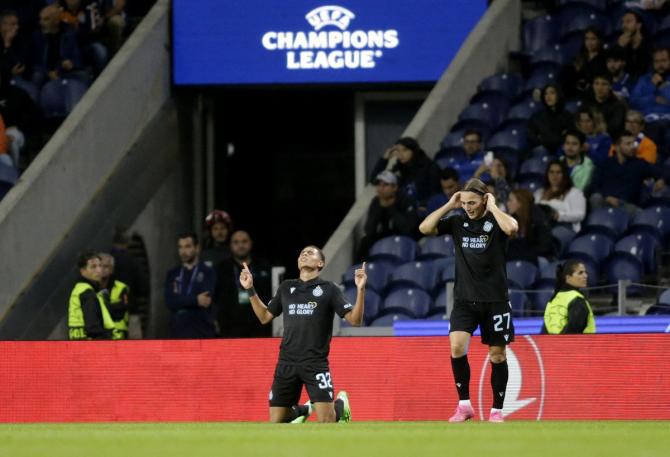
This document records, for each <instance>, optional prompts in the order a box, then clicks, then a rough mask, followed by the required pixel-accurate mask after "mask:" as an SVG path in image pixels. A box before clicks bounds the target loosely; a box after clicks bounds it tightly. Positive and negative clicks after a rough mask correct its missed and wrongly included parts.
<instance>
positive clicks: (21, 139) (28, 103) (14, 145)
mask: <svg viewBox="0 0 670 457" xmlns="http://www.w3.org/2000/svg"><path fill="white" fill-rule="evenodd" d="M0 116H2V119H3V120H4V123H5V125H6V130H5V133H6V135H7V140H8V143H7V152H8V153H9V154H10V155H11V157H12V161H13V163H14V166H15V167H16V168H17V169H18V168H20V163H19V162H20V156H21V151H22V150H23V147H24V146H25V143H26V139H25V135H24V132H26V133H32V132H35V131H36V125H37V124H38V123H39V119H40V112H39V108H38V107H37V105H36V104H35V102H33V99H32V98H30V96H29V95H28V94H27V93H26V92H25V91H23V90H21V89H18V88H17V87H15V86H13V85H12V84H10V83H9V80H8V78H7V77H6V76H5V75H3V74H2V73H0Z"/></svg>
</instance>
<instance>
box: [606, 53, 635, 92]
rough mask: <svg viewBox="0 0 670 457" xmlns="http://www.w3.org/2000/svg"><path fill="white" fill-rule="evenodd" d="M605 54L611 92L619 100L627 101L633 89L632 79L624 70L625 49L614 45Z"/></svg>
mask: <svg viewBox="0 0 670 457" xmlns="http://www.w3.org/2000/svg"><path fill="white" fill-rule="evenodd" d="M606 56H607V72H608V73H609V75H610V78H611V79H612V92H614V95H616V96H617V97H618V98H619V100H622V101H627V100H628V98H629V97H630V93H631V92H632V91H633V87H634V81H633V78H631V77H630V75H629V74H628V72H627V71H626V51H624V49H623V48H621V47H620V46H614V47H612V48H611V49H609V50H608V51H607V53H606Z"/></svg>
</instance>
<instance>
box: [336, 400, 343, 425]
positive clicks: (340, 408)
mask: <svg viewBox="0 0 670 457" xmlns="http://www.w3.org/2000/svg"><path fill="white" fill-rule="evenodd" d="M343 413H344V401H343V400H342V399H337V400H335V422H337V421H339V420H340V417H342V414H343Z"/></svg>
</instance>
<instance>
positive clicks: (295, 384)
mask: <svg viewBox="0 0 670 457" xmlns="http://www.w3.org/2000/svg"><path fill="white" fill-rule="evenodd" d="M303 385H304V386H305V389H307V395H309V399H310V400H311V401H312V403H317V402H332V401H334V400H335V398H334V397H333V393H334V389H333V382H332V379H331V377H330V369H329V368H328V365H327V364H326V365H319V366H301V365H292V364H286V363H282V362H279V363H277V368H275V377H274V381H273V382H272V389H271V390H270V406H279V407H286V408H290V407H291V406H293V405H297V404H298V401H300V393H301V392H302V386H303Z"/></svg>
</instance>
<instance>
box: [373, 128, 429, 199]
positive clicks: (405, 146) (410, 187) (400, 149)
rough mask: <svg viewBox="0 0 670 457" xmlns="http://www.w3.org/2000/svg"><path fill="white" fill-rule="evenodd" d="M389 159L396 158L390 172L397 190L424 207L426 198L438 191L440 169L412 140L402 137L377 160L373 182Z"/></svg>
mask: <svg viewBox="0 0 670 457" xmlns="http://www.w3.org/2000/svg"><path fill="white" fill-rule="evenodd" d="M391 157H396V158H397V162H396V163H395V165H394V166H393V168H391V171H392V172H393V173H395V174H396V175H397V177H398V187H399V189H400V190H401V191H402V192H403V193H405V194H407V196H409V197H412V198H414V199H415V200H416V201H417V202H418V204H419V206H422V207H425V204H426V200H427V199H428V197H430V196H431V195H433V194H435V193H437V192H439V191H440V167H438V166H437V164H435V162H433V161H432V160H431V159H429V158H428V156H426V153H425V152H424V151H423V149H421V147H420V146H419V143H417V141H416V140H415V139H414V138H410V137H404V138H400V139H399V140H398V141H396V142H395V144H394V145H393V146H391V147H390V148H388V149H387V150H386V151H385V152H384V155H383V157H381V158H380V159H379V161H378V162H377V164H376V166H375V168H374V170H373V173H372V181H373V182H374V181H376V180H377V177H378V175H379V173H380V172H381V171H383V170H384V169H385V168H386V166H387V165H388V162H389V160H390V159H391Z"/></svg>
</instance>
